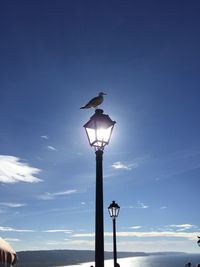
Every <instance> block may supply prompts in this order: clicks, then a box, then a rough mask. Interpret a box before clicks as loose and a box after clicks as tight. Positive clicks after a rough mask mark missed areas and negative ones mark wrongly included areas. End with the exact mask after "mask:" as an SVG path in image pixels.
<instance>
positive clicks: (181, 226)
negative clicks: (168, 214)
mask: <svg viewBox="0 0 200 267" xmlns="http://www.w3.org/2000/svg"><path fill="white" fill-rule="evenodd" d="M168 227H171V228H175V229H177V230H176V231H178V232H182V231H185V230H190V229H193V228H197V227H196V225H193V224H188V223H186V224H170V225H168Z"/></svg>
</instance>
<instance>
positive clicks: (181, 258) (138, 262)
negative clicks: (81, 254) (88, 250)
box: [62, 253, 200, 267]
mask: <svg viewBox="0 0 200 267" xmlns="http://www.w3.org/2000/svg"><path fill="white" fill-rule="evenodd" d="M189 261H190V262H191V263H192V267H193V266H196V265H197V264H198V263H200V253H199V254H186V255H176V256H174V255H173V256H171V255H168V256H145V257H132V258H124V259H118V263H119V264H120V267H185V264H186V263H187V262H189ZM91 265H93V266H94V262H87V263H83V264H80V265H70V266H66V267H90V266H91ZM62 267H65V266H62ZM105 267H113V260H106V261H105Z"/></svg>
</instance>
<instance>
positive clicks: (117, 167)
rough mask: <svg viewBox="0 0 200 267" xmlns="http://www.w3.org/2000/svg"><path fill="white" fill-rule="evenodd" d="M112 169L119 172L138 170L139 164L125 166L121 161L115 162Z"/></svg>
mask: <svg viewBox="0 0 200 267" xmlns="http://www.w3.org/2000/svg"><path fill="white" fill-rule="evenodd" d="M111 167H113V168H114V169H117V170H119V169H120V170H131V169H132V168H136V167H137V164H136V163H135V164H124V163H122V162H121V161H117V162H114V163H113V164H112V165H111Z"/></svg>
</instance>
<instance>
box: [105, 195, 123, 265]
mask: <svg viewBox="0 0 200 267" xmlns="http://www.w3.org/2000/svg"><path fill="white" fill-rule="evenodd" d="M119 210H120V206H119V205H118V204H117V203H116V202H115V201H114V200H113V202H112V203H111V204H110V206H109V207H108V212H109V214H110V217H111V218H112V220H113V259H114V267H117V243H116V218H117V216H118V214H119Z"/></svg>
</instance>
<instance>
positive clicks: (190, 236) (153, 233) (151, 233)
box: [72, 231, 198, 240]
mask: <svg viewBox="0 0 200 267" xmlns="http://www.w3.org/2000/svg"><path fill="white" fill-rule="evenodd" d="M197 235H198V233H197V232H191V233H188V232H181V233H180V232H173V231H149V232H117V236H118V237H140V238H143V237H147V238H150V237H164V238H165V237H177V238H187V239H189V240H196V237H197ZM72 236H73V237H94V236H95V234H94V233H84V234H74V235H72ZM104 236H105V237H112V236H113V233H112V232H105V233H104Z"/></svg>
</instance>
